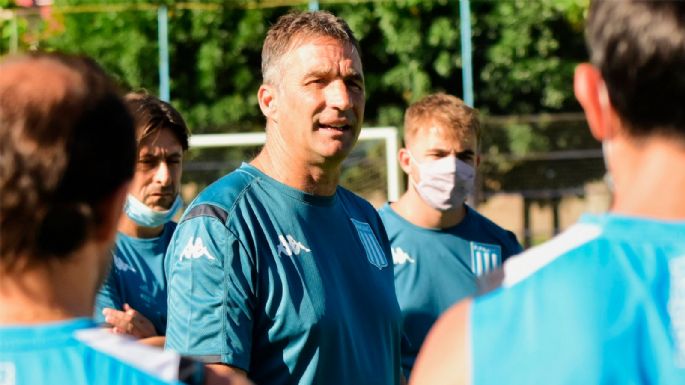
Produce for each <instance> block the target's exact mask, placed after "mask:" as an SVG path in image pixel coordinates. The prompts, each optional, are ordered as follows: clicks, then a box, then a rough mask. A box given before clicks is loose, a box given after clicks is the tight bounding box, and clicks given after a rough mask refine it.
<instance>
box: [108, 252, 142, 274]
mask: <svg viewBox="0 0 685 385" xmlns="http://www.w3.org/2000/svg"><path fill="white" fill-rule="evenodd" d="M112 259H114V267H115V268H116V269H117V270H119V271H121V272H126V271H131V272H133V273H135V272H136V269H134V268H133V266H131V265H129V264H128V263H126V261H124V260H123V259H121V258H119V256H118V255H116V254H114V253H112Z"/></svg>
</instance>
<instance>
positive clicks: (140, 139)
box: [125, 92, 188, 211]
mask: <svg viewBox="0 0 685 385" xmlns="http://www.w3.org/2000/svg"><path fill="white" fill-rule="evenodd" d="M125 101H126V104H127V105H128V107H129V109H130V111H131V112H132V113H133V118H134V121H135V127H136V143H137V147H138V148H137V150H138V156H137V162H136V169H135V174H134V176H133V181H132V182H131V186H130V189H129V193H130V194H131V195H133V196H134V197H135V198H136V199H138V200H139V201H140V202H143V203H144V204H145V205H146V206H148V207H149V208H151V209H153V210H158V211H164V210H168V209H169V208H170V207H171V205H172V204H173V202H174V200H175V199H176V196H177V195H178V194H179V189H180V185H181V169H182V162H183V151H185V150H187V149H188V127H187V126H186V123H185V121H184V120H183V117H181V114H179V113H178V111H176V110H175V109H174V108H173V107H172V106H171V105H170V104H168V103H166V102H163V101H161V100H159V99H158V98H156V97H154V96H152V95H147V94H144V93H137V92H133V93H129V94H127V95H126V97H125Z"/></svg>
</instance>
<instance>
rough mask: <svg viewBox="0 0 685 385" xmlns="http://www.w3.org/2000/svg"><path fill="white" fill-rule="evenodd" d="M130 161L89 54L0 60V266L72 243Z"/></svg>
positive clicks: (114, 108) (120, 106)
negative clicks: (85, 56) (87, 55)
mask: <svg viewBox="0 0 685 385" xmlns="http://www.w3.org/2000/svg"><path fill="white" fill-rule="evenodd" d="M134 159H135V139H134V128H133V119H132V117H131V116H130V114H129V112H128V109H127V108H126V106H125V105H124V102H123V100H122V98H121V96H120V93H119V91H118V90H117V88H116V87H115V86H114V84H113V83H112V82H111V81H110V79H109V78H108V77H107V76H106V75H105V73H104V71H103V70H102V69H101V68H100V67H99V66H98V65H97V64H96V63H95V62H94V61H93V60H91V59H88V58H84V57H75V56H67V55H61V54H47V53H37V54H31V55H27V56H19V57H14V58H10V59H8V60H6V61H5V62H4V63H2V64H0V191H2V194H1V195H0V238H2V242H1V243H0V267H1V268H3V269H5V270H12V269H13V268H14V267H16V265H17V264H18V263H19V262H20V261H22V266H27V265H35V264H38V263H44V262H48V261H50V260H57V259H64V258H66V257H67V256H68V255H70V253H71V252H73V251H75V250H77V249H78V248H80V247H81V246H82V245H83V244H84V243H85V242H86V241H87V240H88V239H89V237H91V236H92V234H93V230H94V228H97V226H98V225H100V224H101V223H102V219H103V213H104V212H105V211H104V208H103V207H102V204H101V203H103V202H104V201H105V199H106V198H110V197H111V196H112V194H113V193H114V192H115V191H116V190H117V188H119V187H121V186H122V185H123V184H124V183H125V182H126V181H128V180H129V179H130V178H131V177H132V175H133V166H134Z"/></svg>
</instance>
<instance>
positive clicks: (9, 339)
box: [0, 54, 204, 385]
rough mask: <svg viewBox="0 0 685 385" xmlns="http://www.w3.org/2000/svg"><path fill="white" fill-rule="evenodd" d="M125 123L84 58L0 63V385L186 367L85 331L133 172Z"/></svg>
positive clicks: (153, 376)
mask: <svg viewBox="0 0 685 385" xmlns="http://www.w3.org/2000/svg"><path fill="white" fill-rule="evenodd" d="M134 149H135V143H134V136H133V121H132V118H131V116H130V114H129V113H128V111H127V109H126V107H125V105H124V104H123V101H122V100H121V98H120V96H119V93H118V91H117V90H116V88H115V87H114V85H113V84H112V83H111V82H110V80H109V79H108V78H107V76H106V75H105V74H104V72H103V71H102V70H101V69H100V68H99V67H98V66H97V65H96V64H95V62H93V61H91V60H89V59H85V58H76V57H71V56H64V55H58V54H35V55H31V56H25V57H18V58H11V59H8V60H7V61H5V62H3V63H2V64H0V191H2V194H0V238H2V242H1V243H0V309H2V311H0V383H2V384H11V385H40V384H72V385H81V384H84V385H85V384H139V385H142V384H178V383H180V381H179V377H187V378H188V380H189V382H190V383H201V382H202V381H204V371H203V370H202V367H201V366H200V365H199V364H198V363H195V362H188V361H185V360H182V359H181V357H180V356H179V355H178V354H176V353H173V352H164V351H162V350H159V349H152V348H148V347H142V346H138V345H135V344H134V343H133V342H132V341H130V340H128V339H125V338H123V337H120V336H117V335H113V334H110V333H107V332H105V331H103V330H100V329H97V328H95V324H94V323H93V322H92V320H90V318H88V317H90V316H91V314H92V312H93V303H94V299H95V293H96V290H97V288H98V287H99V285H100V284H101V282H102V279H103V278H104V276H105V273H106V271H107V266H108V265H109V264H110V261H111V259H110V258H111V254H110V248H111V246H112V244H113V241H114V237H115V233H116V223H117V221H118V219H119V215H120V214H121V208H122V205H123V202H124V198H125V196H126V188H127V186H128V182H129V180H130V179H131V175H132V173H133V161H134V154H135V152H134Z"/></svg>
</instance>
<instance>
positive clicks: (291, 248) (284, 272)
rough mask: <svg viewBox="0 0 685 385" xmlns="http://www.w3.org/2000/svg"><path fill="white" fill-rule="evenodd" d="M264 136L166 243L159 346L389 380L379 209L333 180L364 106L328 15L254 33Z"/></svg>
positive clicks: (266, 369)
mask: <svg viewBox="0 0 685 385" xmlns="http://www.w3.org/2000/svg"><path fill="white" fill-rule="evenodd" d="M262 74H263V77H264V79H263V80H264V81H263V84H262V86H261V87H260V88H259V91H258V94H257V96H258V100H259V105H260V107H261V109H262V112H263V113H264V115H265V116H266V144H265V145H264V148H263V149H262V151H261V152H260V153H259V155H258V156H257V157H256V158H255V159H254V160H253V161H252V162H251V163H250V164H243V165H242V166H241V167H240V168H239V169H237V170H236V171H234V172H232V173H231V174H229V175H227V176H225V177H224V178H222V179H220V180H219V181H217V182H215V183H214V184H213V185H211V186H210V187H208V188H207V189H206V190H204V191H203V192H202V193H201V194H200V195H199V196H198V198H197V199H195V201H194V202H193V203H192V204H191V205H190V206H189V207H188V209H187V210H186V212H185V214H184V216H183V218H182V219H181V221H180V222H179V225H178V228H177V230H176V233H175V234H174V237H173V239H172V241H171V244H170V245H169V251H168V253H167V257H166V264H167V265H166V271H167V273H168V274H167V276H168V277H169V318H168V326H167V346H168V347H171V348H173V349H175V350H178V351H180V352H182V353H184V354H189V355H192V356H194V357H197V358H200V359H202V360H204V361H205V362H207V363H208V364H210V365H211V366H212V367H216V368H221V369H223V370H225V371H228V372H230V371H237V372H241V373H245V372H246V373H247V374H248V375H249V376H250V377H251V378H252V380H254V381H255V382H256V383H259V384H273V385H279V384H301V385H309V384H327V385H337V384H340V385H342V384H356V385H365V384H368V385H372V384H373V385H376V384H384V385H397V384H399V382H400V355H399V354H400V345H399V344H400V313H399V307H398V305H397V299H396V297H395V289H394V286H393V274H392V264H391V259H390V249H389V244H388V240H387V236H386V234H385V231H384V230H383V226H382V224H381V221H380V218H379V217H378V214H377V213H376V212H375V210H374V209H373V207H372V206H371V205H370V204H369V203H368V202H366V201H364V200H363V199H361V198H359V197H357V196H356V195H354V194H352V193H351V192H349V191H348V190H346V189H344V188H342V187H339V186H338V179H339V176H340V171H341V166H342V161H343V160H344V159H345V157H347V155H348V154H349V153H350V151H351V150H352V147H353V146H354V144H355V143H356V141H357V137H358V136H359V133H360V130H361V123H362V119H363V113H364V77H363V72H362V63H361V60H360V57H359V46H358V43H357V41H356V39H355V38H354V36H353V34H352V31H351V30H350V29H349V27H348V25H347V24H346V23H345V22H344V21H343V20H342V19H340V18H337V17H335V16H333V15H331V14H330V13H327V12H307V13H291V14H288V15H285V16H283V17H281V18H280V19H279V20H278V21H277V22H276V24H274V25H273V26H272V27H271V28H270V29H269V32H268V33H267V37H266V40H265V42H264V47H263V49H262Z"/></svg>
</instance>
